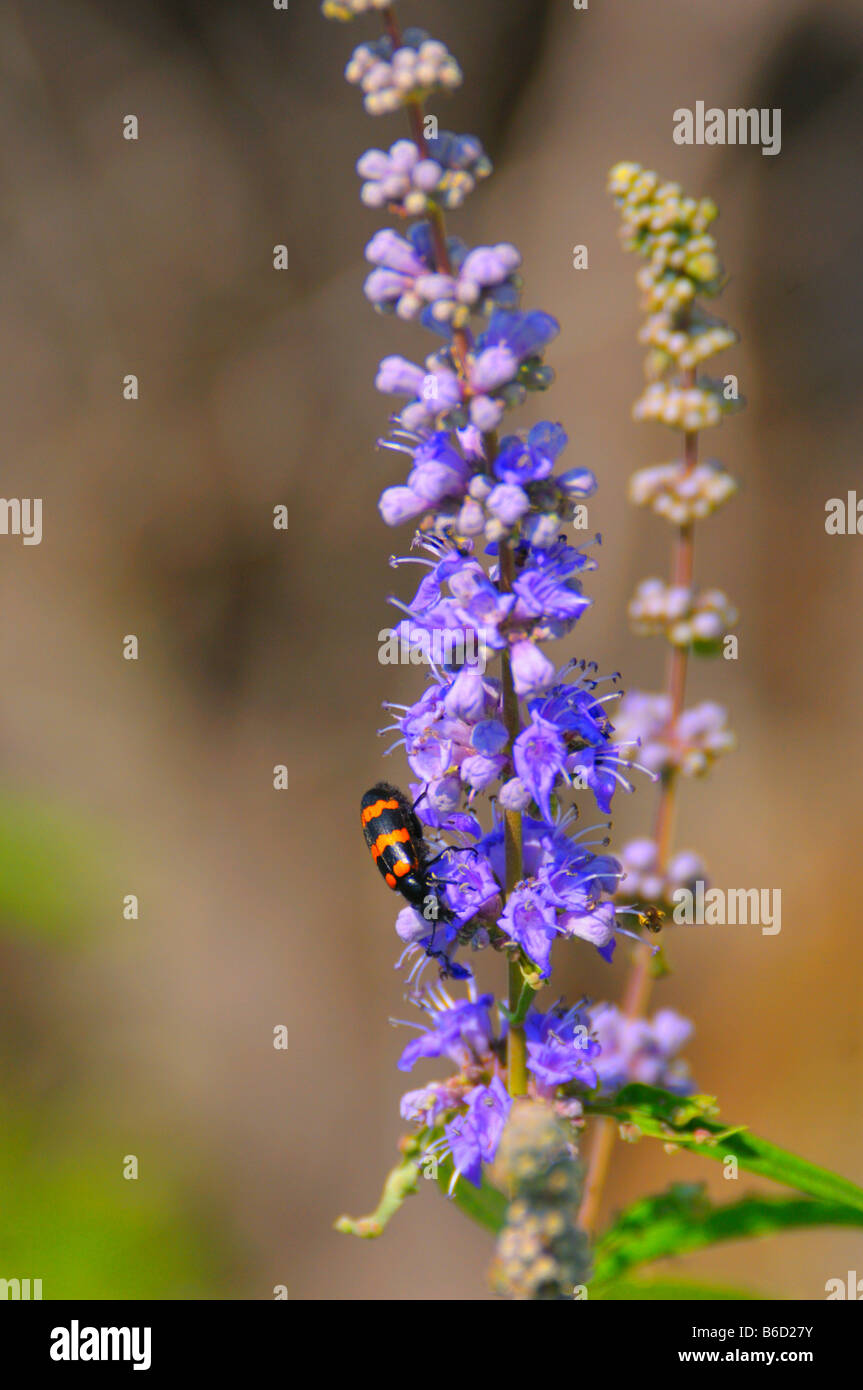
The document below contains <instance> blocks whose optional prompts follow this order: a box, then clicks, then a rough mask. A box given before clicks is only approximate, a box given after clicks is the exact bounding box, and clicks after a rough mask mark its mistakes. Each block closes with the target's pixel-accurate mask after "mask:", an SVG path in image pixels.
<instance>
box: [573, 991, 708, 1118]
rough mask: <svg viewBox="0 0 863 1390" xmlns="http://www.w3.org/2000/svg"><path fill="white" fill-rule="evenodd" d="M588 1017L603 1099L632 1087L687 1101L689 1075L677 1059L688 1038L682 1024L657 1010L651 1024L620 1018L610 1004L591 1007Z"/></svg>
mask: <svg viewBox="0 0 863 1390" xmlns="http://www.w3.org/2000/svg"><path fill="white" fill-rule="evenodd" d="M589 1012H590V1019H591V1024H592V1029H593V1032H594V1033H595V1034H596V1037H597V1039H598V1041H599V1045H600V1056H599V1058H598V1060H597V1061H596V1064H595V1065H596V1073H597V1077H598V1079H599V1084H600V1086H601V1088H602V1093H603V1095H612V1094H613V1093H614V1092H615V1091H619V1090H620V1088H621V1087H622V1086H626V1085H627V1084H628V1083H630V1082H633V1081H640V1082H641V1083H642V1084H644V1085H647V1086H659V1087H661V1088H662V1089H663V1090H666V1091H672V1092H674V1093H675V1094H677V1095H691V1093H692V1091H693V1090H694V1085H693V1082H692V1079H691V1077H690V1075H689V1070H688V1068H687V1066H686V1064H685V1063H684V1062H682V1061H680V1060H679V1059H678V1058H677V1053H678V1052H679V1051H680V1049H681V1048H682V1047H683V1046H684V1045H685V1044H686V1043H687V1042H688V1041H689V1039H690V1037H691V1036H692V1024H691V1023H690V1022H689V1020H688V1019H685V1018H682V1017H681V1016H680V1014H677V1013H675V1012H674V1010H673V1009H660V1010H659V1012H658V1013H656V1014H655V1015H654V1017H653V1018H652V1019H646V1018H626V1017H625V1016H624V1015H623V1014H622V1013H621V1012H620V1010H619V1009H617V1008H616V1007H615V1006H614V1005H613V1004H597V1005H595V1006H593V1007H592V1008H591V1009H590V1011H589Z"/></svg>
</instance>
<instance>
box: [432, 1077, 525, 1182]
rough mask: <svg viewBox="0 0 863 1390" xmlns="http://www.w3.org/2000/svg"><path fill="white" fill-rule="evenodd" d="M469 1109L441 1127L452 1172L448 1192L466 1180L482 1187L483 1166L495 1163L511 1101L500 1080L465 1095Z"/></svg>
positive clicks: (496, 1079) (494, 1080)
mask: <svg viewBox="0 0 863 1390" xmlns="http://www.w3.org/2000/svg"><path fill="white" fill-rule="evenodd" d="M467 1101H468V1108H467V1111H466V1113H465V1114H464V1115H458V1116H457V1117H456V1118H455V1119H454V1120H453V1121H452V1122H451V1123H450V1124H448V1125H446V1126H445V1127H444V1133H445V1134H446V1138H447V1142H448V1144H449V1149H450V1153H451V1154H452V1160H453V1165H454V1167H455V1172H454V1173H453V1181H452V1184H451V1188H450V1190H452V1188H454V1187H455V1184H456V1182H457V1180H458V1178H459V1176H461V1177H465V1178H467V1180H468V1182H470V1183H472V1184H473V1186H474V1187H479V1186H480V1184H481V1183H482V1165H483V1163H491V1162H492V1161H493V1160H494V1157H495V1154H496V1153H497V1148H498V1145H499V1143H500V1139H501V1135H502V1134H503V1131H504V1126H505V1125H506V1122H507V1119H508V1117H509V1112H510V1109H511V1107H512V1101H511V1100H510V1097H509V1096H508V1095H507V1093H506V1088H505V1087H504V1085H503V1082H502V1081H501V1080H500V1077H498V1076H495V1077H493V1078H492V1081H491V1084H490V1085H489V1086H476V1087H474V1089H473V1090H472V1091H470V1092H469V1093H468V1097H467Z"/></svg>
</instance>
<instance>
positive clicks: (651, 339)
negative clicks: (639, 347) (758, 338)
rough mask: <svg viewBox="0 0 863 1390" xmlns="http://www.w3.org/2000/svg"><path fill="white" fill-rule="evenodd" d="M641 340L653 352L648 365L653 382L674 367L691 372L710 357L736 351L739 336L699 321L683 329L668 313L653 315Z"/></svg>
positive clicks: (724, 326)
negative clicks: (732, 349) (733, 348)
mask: <svg viewBox="0 0 863 1390" xmlns="http://www.w3.org/2000/svg"><path fill="white" fill-rule="evenodd" d="M638 340H639V342H641V343H644V344H645V346H646V347H649V348H651V349H652V352H651V354H650V356H649V357H648V362H647V375H648V377H650V378H651V379H656V378H658V377H660V376H663V375H664V374H665V372H666V371H667V370H668V368H669V366H670V365H671V364H672V363H673V364H674V365H675V366H676V367H677V369H678V370H679V371H692V370H694V368H696V367H697V366H699V365H700V363H702V362H706V361H707V359H708V357H713V356H714V354H715V353H717V352H723V351H724V349H725V348H729V347H733V346H734V344H735V343H736V342H737V341H738V335H737V334H736V333H735V332H734V330H733V329H732V328H729V327H728V325H727V324H724V323H722V322H721V321H719V320H709V319H706V318H699V319H698V321H697V322H695V323H693V322H690V323H689V325H688V326H687V327H686V328H682V327H680V326H679V325H678V324H677V323H676V321H675V318H674V316H673V315H672V314H670V313H669V312H668V311H667V310H665V311H663V312H662V313H659V314H651V316H650V318H649V319H648V320H647V321H646V323H645V324H644V325H643V327H642V328H641V330H640V331H639V334H638Z"/></svg>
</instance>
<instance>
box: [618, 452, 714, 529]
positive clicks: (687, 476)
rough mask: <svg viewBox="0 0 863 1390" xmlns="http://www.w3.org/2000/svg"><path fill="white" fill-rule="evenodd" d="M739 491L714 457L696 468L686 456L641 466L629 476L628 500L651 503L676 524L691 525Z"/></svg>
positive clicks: (708, 514)
mask: <svg viewBox="0 0 863 1390" xmlns="http://www.w3.org/2000/svg"><path fill="white" fill-rule="evenodd" d="M736 491H737V482H736V481H735V479H734V478H733V477H732V476H731V474H730V473H728V472H727V471H726V469H725V468H723V466H722V464H721V463H718V462H717V461H716V460H715V459H706V460H705V461H704V462H703V463H697V464H695V466H694V467H693V468H687V466H686V464H685V463H684V462H683V460H682V459H681V460H679V461H678V462H675V463H656V464H651V465H650V466H649V467H647V468H639V469H638V470H637V472H635V473H633V475H632V477H631V478H630V480H629V500H630V502H633V503H634V504H635V506H636V507H650V508H651V510H652V511H654V512H655V513H656V515H657V516H663V517H665V518H666V519H667V520H668V521H670V522H671V523H672V524H673V525H674V526H689V525H690V524H691V523H692V522H693V521H702V520H703V519H704V518H705V517H707V516H710V515H711V513H713V512H715V511H716V509H717V508H718V507H721V506H722V504H723V502H727V501H728V499H729V497H733V496H734V494H735V492H736Z"/></svg>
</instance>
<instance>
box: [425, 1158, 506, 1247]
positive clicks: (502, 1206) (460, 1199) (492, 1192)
mask: <svg viewBox="0 0 863 1390" xmlns="http://www.w3.org/2000/svg"><path fill="white" fill-rule="evenodd" d="M452 1174H453V1163H452V1159H451V1158H444V1159H441V1160H440V1162H439V1163H438V1170H437V1180H438V1186H439V1187H440V1188H441V1190H442V1191H444V1192H448V1191H449V1184H450V1179H451V1177H452ZM453 1201H454V1202H455V1204H456V1206H457V1207H459V1209H460V1210H461V1211H463V1212H464V1214H465V1216H469V1217H470V1219H471V1221H475V1222H476V1223H477V1225H478V1226H484V1227H485V1229H486V1230H487V1231H491V1232H492V1234H493V1235H497V1233H498V1231H499V1230H500V1229H501V1227H502V1226H503V1223H504V1221H505V1220H506V1208H507V1205H508V1204H507V1199H506V1197H505V1196H504V1194H503V1193H502V1192H501V1191H499V1189H498V1188H496V1187H493V1186H492V1184H491V1183H490V1182H488V1181H487V1180H486V1179H485V1178H483V1180H482V1186H481V1187H479V1188H476V1187H474V1186H473V1184H472V1183H469V1182H466V1181H465V1179H464V1178H459V1180H458V1182H457V1184H456V1188H455V1193H454V1194H453Z"/></svg>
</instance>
